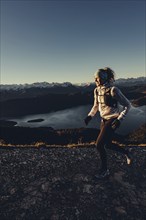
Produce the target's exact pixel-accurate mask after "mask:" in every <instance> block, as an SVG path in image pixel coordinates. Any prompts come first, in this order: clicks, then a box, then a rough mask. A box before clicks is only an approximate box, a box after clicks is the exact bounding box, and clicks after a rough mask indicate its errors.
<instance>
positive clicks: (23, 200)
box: [0, 147, 146, 220]
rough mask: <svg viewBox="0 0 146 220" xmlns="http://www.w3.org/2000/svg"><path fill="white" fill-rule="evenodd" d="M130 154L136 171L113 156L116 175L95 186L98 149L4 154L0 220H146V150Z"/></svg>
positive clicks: (11, 150) (19, 150)
mask: <svg viewBox="0 0 146 220" xmlns="http://www.w3.org/2000/svg"><path fill="white" fill-rule="evenodd" d="M130 149H131V151H132V154H133V158H134V161H133V164H132V165H131V166H128V165H127V164H126V160H125V157H124V156H122V155H120V154H115V153H113V152H109V151H108V152H109V154H108V157H109V167H110V171H111V175H110V177H109V178H108V179H105V180H102V181H101V180H100V181H95V180H94V178H93V177H94V175H95V174H96V173H97V170H98V168H99V156H98V154H97V152H96V149H95V148H94V147H91V148H90V147H78V148H77V147H76V148H67V147H64V148H62V147H60V148H55V147H54V148H45V147H44V148H9V147H7V148H0V174H1V175H0V219H2V220H3V219H11V220H12V219H18V220H21V219H27V220H29V219H30V220H33V219H35V220H37V219H42V220H43V219H46V220H98V219H99V220H111V219H113V220H116V219H118V220H125V219H126V220H127V219H128V220H142V219H145V214H146V213H145V211H146V193H145V185H146V160H145V156H146V148H140V147H137V148H132V147H131V148H130Z"/></svg>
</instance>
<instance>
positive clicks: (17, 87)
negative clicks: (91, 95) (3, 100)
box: [0, 77, 146, 91]
mask: <svg viewBox="0 0 146 220" xmlns="http://www.w3.org/2000/svg"><path fill="white" fill-rule="evenodd" d="M144 83H146V77H138V78H127V79H124V78H120V79H117V80H116V82H115V85H122V84H126V86H128V84H129V86H131V84H133V85H134V84H136V85H137V84H144ZM94 85H95V83H94V82H87V83H76V84H72V83H70V82H64V83H57V82H52V83H49V82H35V83H31V84H28V83H25V84H1V85H0V90H6V91H8V90H14V91H19V90H24V89H31V88H40V89H54V88H55V89H57V88H60V87H62V88H69V87H74V88H77V89H84V88H88V87H93V86H94Z"/></svg>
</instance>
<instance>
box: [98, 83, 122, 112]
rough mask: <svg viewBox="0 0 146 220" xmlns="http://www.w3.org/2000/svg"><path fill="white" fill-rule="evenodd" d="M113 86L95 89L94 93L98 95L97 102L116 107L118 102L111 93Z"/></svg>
mask: <svg viewBox="0 0 146 220" xmlns="http://www.w3.org/2000/svg"><path fill="white" fill-rule="evenodd" d="M112 89H113V87H109V88H105V89H104V90H99V91H98V88H97V89H96V94H97V97H98V103H100V104H103V105H107V106H110V107H114V108H117V105H118V102H117V100H116V99H115V98H114V97H113V96H112V95H111V90H112Z"/></svg>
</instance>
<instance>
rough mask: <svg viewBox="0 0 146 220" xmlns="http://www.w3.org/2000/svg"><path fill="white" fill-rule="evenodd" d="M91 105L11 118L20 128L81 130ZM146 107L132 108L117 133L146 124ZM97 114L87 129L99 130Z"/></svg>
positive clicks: (124, 132)
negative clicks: (37, 120)
mask: <svg viewBox="0 0 146 220" xmlns="http://www.w3.org/2000/svg"><path fill="white" fill-rule="evenodd" d="M91 107H92V105H86V106H79V107H75V108H70V109H65V110H61V111H56V112H51V113H47V114H36V115H27V116H23V117H18V118H11V119H9V120H13V121H16V122H17V125H16V126H22V127H52V128H54V129H66V128H83V127H86V126H85V123H84V118H85V117H86V116H87V114H88V112H89V111H90V109H91ZM145 115H146V106H141V107H137V108H135V107H132V108H131V109H130V111H129V113H128V115H127V116H126V118H125V120H124V121H123V122H122V124H121V126H120V128H119V129H118V130H117V133H120V134H127V133H129V132H131V131H133V130H135V129H137V128H138V127H139V126H140V125H142V124H144V123H145V122H146V116H145ZM36 119H43V120H40V122H28V121H30V120H36ZM99 126H100V116H99V113H97V114H96V116H95V117H94V118H93V119H92V121H91V122H90V124H89V125H88V126H87V128H99Z"/></svg>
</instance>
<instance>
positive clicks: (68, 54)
mask: <svg viewBox="0 0 146 220" xmlns="http://www.w3.org/2000/svg"><path fill="white" fill-rule="evenodd" d="M145 31H146V30H145V1H143V0H137V1H132V0H127V1H126V0H122V1H120V0H116V1H110V0H109V1H95V0H94V1H92V0H91V1H87V0H86V1H84V0H80V1H69V0H68V1H63V0H60V1H26V0H25V1H22V0H19V1H13V0H11V1H6V0H5V1H1V83H2V84H14V83H33V82H43V81H47V82H50V83H51V82H60V83H61V82H71V83H81V82H91V81H93V74H94V72H95V71H96V70H97V69H98V68H102V67H105V66H109V67H111V68H113V70H114V71H115V72H116V78H128V77H139V76H144V75H145Z"/></svg>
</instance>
